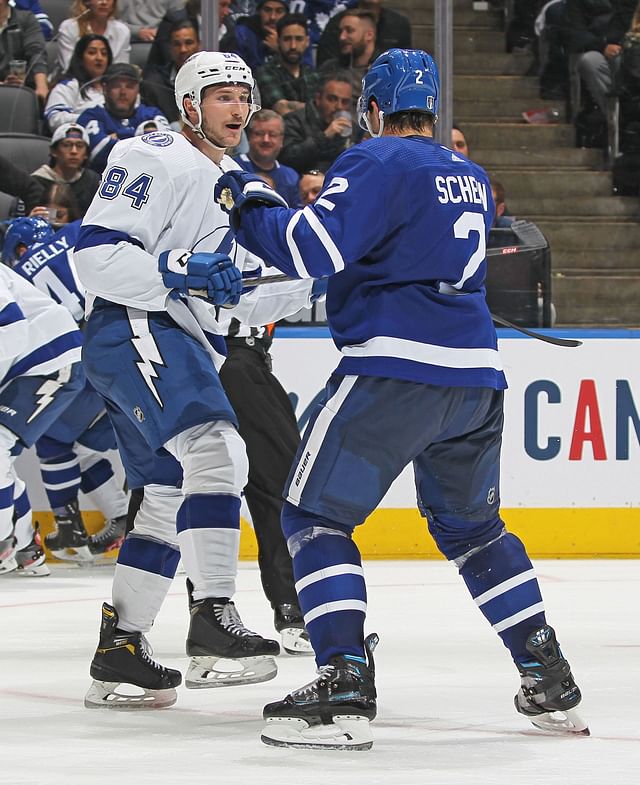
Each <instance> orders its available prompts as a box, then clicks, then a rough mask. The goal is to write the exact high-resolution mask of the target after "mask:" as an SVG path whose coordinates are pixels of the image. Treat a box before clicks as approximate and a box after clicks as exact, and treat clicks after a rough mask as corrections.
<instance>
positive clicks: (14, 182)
mask: <svg viewBox="0 0 640 785" xmlns="http://www.w3.org/2000/svg"><path fill="white" fill-rule="evenodd" d="M0 183H2V191H3V192H4V193H6V194H9V195H10V196H17V197H18V199H21V200H22V202H23V203H24V209H25V210H26V212H27V213H29V212H31V210H33V208H34V207H35V206H36V205H39V204H42V202H43V201H44V199H43V195H44V187H43V185H42V183H40V182H39V181H38V180H36V179H35V177H32V176H31V175H30V174H28V173H27V172H25V171H24V169H20V167H18V166H16V165H15V164H14V163H13V162H12V161H10V160H9V159H8V158H5V157H4V155H0Z"/></svg>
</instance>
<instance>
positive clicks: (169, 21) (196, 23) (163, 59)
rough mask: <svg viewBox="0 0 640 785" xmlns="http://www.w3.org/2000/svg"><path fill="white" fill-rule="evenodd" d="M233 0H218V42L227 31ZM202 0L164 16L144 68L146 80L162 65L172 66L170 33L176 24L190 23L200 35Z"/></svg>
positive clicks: (192, 1)
mask: <svg viewBox="0 0 640 785" xmlns="http://www.w3.org/2000/svg"><path fill="white" fill-rule="evenodd" d="M230 6H231V0H218V36H219V38H218V40H219V41H220V40H221V38H222V36H223V34H224V33H225V32H226V30H227V22H226V21H225V20H226V19H228V15H229V8H230ZM201 7H202V2H201V0H187V2H186V3H185V4H184V7H183V8H179V9H178V10H176V11H169V12H168V13H167V14H165V15H164V17H163V18H162V20H161V22H160V24H159V25H158V31H157V33H156V37H155V38H154V39H153V43H152V44H151V49H150V50H149V55H148V56H147V62H146V63H145V66H144V77H145V78H146V76H147V72H148V71H149V70H151V69H153V68H157V67H158V66H161V65H171V63H172V59H171V50H170V49H169V33H170V31H171V28H172V27H173V25H174V24H175V23H176V22H184V21H186V20H188V21H190V22H191V23H192V25H193V27H194V30H196V31H197V32H198V34H199V33H200V26H201V13H200V11H201Z"/></svg>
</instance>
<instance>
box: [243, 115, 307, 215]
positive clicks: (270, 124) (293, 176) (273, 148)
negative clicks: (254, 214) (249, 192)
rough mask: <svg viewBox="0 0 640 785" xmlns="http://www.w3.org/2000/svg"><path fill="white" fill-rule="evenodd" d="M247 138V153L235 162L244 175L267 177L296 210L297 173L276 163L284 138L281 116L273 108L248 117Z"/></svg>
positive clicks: (297, 198)
mask: <svg viewBox="0 0 640 785" xmlns="http://www.w3.org/2000/svg"><path fill="white" fill-rule="evenodd" d="M247 138H248V140H249V151H248V152H247V153H243V154H242V155H238V156H236V157H235V158H234V160H235V161H237V162H238V163H239V164H240V166H241V167H242V168H243V169H244V170H245V172H253V173H254V174H257V175H259V176H260V177H263V176H266V177H269V178H270V179H271V181H272V182H273V188H274V189H275V190H276V191H277V192H278V193H279V194H280V196H283V197H284V198H285V199H286V200H287V203H288V204H289V207H299V206H300V204H299V196H298V180H299V176H298V173H297V172H296V171H295V169H292V168H291V167H290V166H285V165H284V164H281V163H278V160H277V158H278V156H279V155H280V151H281V150H282V142H283V139H284V120H283V119H282V117H281V116H280V115H279V114H278V113H277V112H274V111H273V110H272V109H261V110H260V111H259V112H257V113H256V114H254V115H253V117H252V118H251V123H250V125H249V127H248V129H247Z"/></svg>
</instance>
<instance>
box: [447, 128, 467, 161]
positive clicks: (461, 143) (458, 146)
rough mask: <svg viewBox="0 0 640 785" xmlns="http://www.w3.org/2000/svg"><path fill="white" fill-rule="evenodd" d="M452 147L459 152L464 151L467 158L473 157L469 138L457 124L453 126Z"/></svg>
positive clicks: (463, 153)
mask: <svg viewBox="0 0 640 785" xmlns="http://www.w3.org/2000/svg"><path fill="white" fill-rule="evenodd" d="M451 149H452V150H455V151H456V152H457V153H462V155H465V156H466V157H467V158H471V155H470V153H469V145H468V144H467V139H466V137H465V135H464V133H463V131H462V129H461V128H459V127H458V126H457V125H453V126H451Z"/></svg>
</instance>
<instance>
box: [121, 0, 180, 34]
mask: <svg viewBox="0 0 640 785" xmlns="http://www.w3.org/2000/svg"><path fill="white" fill-rule="evenodd" d="M183 7H184V0H144V2H141V0H120V11H119V14H118V16H119V17H120V19H121V20H122V21H123V22H124V23H125V24H126V26H127V27H128V28H129V32H130V33H131V40H132V41H136V42H140V41H144V42H151V41H153V39H154V38H155V37H156V33H157V32H158V25H159V24H160V22H161V20H162V18H163V17H164V16H165V14H167V13H169V12H171V11H178V10H180V9H181V8H183Z"/></svg>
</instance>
